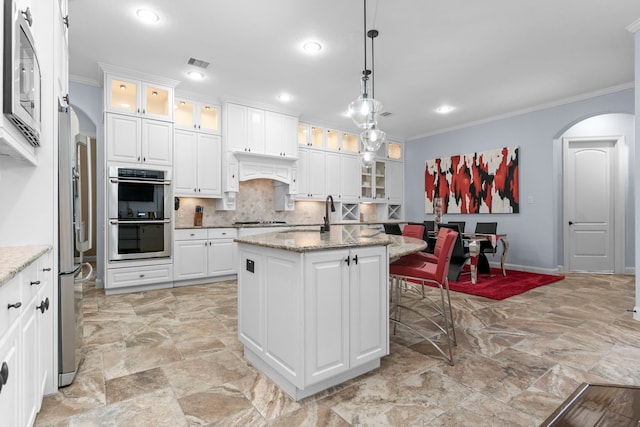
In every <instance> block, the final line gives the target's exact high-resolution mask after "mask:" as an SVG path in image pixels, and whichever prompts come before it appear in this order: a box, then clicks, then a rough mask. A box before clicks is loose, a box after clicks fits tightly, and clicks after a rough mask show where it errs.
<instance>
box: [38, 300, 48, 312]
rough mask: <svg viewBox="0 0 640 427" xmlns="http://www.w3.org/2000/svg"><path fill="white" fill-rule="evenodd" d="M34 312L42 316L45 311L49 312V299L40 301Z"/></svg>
mask: <svg viewBox="0 0 640 427" xmlns="http://www.w3.org/2000/svg"><path fill="white" fill-rule="evenodd" d="M36 310H40V312H41V313H42V314H44V312H45V311H46V310H49V297H47V298H46V299H45V300H44V301H41V302H40V305H39V306H37V307H36Z"/></svg>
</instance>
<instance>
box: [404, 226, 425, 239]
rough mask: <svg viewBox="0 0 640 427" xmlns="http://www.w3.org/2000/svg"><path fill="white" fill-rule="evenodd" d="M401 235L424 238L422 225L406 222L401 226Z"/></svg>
mask: <svg viewBox="0 0 640 427" xmlns="http://www.w3.org/2000/svg"><path fill="white" fill-rule="evenodd" d="M402 235H403V236H405V237H414V238H416V239H420V240H424V225H422V224H416V223H413V224H407V225H405V226H404V227H403V228H402Z"/></svg>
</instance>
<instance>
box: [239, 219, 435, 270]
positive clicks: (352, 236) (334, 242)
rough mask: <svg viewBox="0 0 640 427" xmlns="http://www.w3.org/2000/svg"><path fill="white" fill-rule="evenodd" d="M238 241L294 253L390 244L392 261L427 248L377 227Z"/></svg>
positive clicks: (287, 233) (310, 230)
mask: <svg viewBox="0 0 640 427" xmlns="http://www.w3.org/2000/svg"><path fill="white" fill-rule="evenodd" d="M235 242H237V243H247V244H250V245H256V246H264V247H267V248H274V249H283V250H287V251H293V252H311V251H321V250H327V249H338V248H354V247H365V246H380V245H385V246H387V245H388V250H389V258H390V260H392V261H393V260H396V259H398V258H400V257H402V256H404V255H408V254H410V253H414V252H419V251H421V250H423V249H424V248H426V247H427V243H426V242H425V241H424V240H421V239H415V238H412V237H404V236H396V235H391V234H385V233H384V232H382V231H380V230H379V229H378V228H377V227H369V226H367V225H332V226H331V230H330V232H329V233H320V231H319V230H318V228H311V227H296V228H294V229H291V230H287V231H281V232H278V231H273V232H270V233H263V234H256V235H253V236H246V237H239V238H236V239H235Z"/></svg>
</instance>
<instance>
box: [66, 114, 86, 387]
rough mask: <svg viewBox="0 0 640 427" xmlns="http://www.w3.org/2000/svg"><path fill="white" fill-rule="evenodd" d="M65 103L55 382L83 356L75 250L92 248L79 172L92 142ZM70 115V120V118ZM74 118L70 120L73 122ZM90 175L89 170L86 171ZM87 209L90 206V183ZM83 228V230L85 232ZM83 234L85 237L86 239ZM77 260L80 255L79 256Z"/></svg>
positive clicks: (69, 378)
mask: <svg viewBox="0 0 640 427" xmlns="http://www.w3.org/2000/svg"><path fill="white" fill-rule="evenodd" d="M74 116H75V115H74V114H73V112H72V111H71V109H70V108H68V107H62V106H58V153H59V157H58V166H59V171H58V186H59V197H58V203H59V204H58V235H59V236H58V272H59V273H58V303H59V304H58V306H59V312H58V385H59V386H60V387H62V386H66V385H69V384H71V383H72V382H73V379H74V377H75V374H76V371H77V369H78V364H79V363H80V360H81V358H82V349H83V342H84V341H83V333H82V327H83V322H82V282H84V281H85V280H86V278H85V279H80V280H78V275H79V274H80V271H81V268H82V263H81V262H76V258H75V254H76V253H79V254H80V255H81V254H82V252H84V251H87V250H89V249H91V240H92V236H91V228H92V227H91V217H92V214H91V212H89V214H88V216H87V218H88V223H86V224H85V223H84V222H83V220H82V217H83V215H82V212H81V210H82V200H81V197H82V191H81V186H82V182H81V179H80V177H81V173H80V159H79V153H80V147H82V146H84V147H85V148H86V149H85V152H86V156H87V165H88V168H90V165H91V162H90V159H91V144H90V141H89V138H88V137H86V136H82V135H80V134H79V126H78V124H77V118H76V117H74ZM72 117H73V119H74V120H73V121H72ZM72 122H73V124H72ZM86 176H87V177H88V179H89V180H90V179H91V171H90V170H89V171H88V173H87V174H86ZM85 185H87V188H88V189H89V192H88V194H89V203H88V206H89V209H90V206H91V195H90V194H91V191H90V190H91V183H90V181H89V182H87V183H85ZM85 228H86V230H87V231H86V232H85ZM85 237H86V239H85ZM79 259H80V260H81V259H82V257H80V258H79Z"/></svg>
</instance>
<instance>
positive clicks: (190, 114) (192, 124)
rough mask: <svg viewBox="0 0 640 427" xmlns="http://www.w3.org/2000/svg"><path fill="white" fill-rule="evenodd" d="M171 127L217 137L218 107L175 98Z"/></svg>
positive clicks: (218, 128)
mask: <svg viewBox="0 0 640 427" xmlns="http://www.w3.org/2000/svg"><path fill="white" fill-rule="evenodd" d="M173 126H174V128H176V129H184V130H192V131H197V132H205V133H212V134H216V135H219V134H220V107H219V106H218V105H216V104H213V103H208V102H201V101H195V100H192V99H188V98H178V97H176V99H175V101H174V106H173Z"/></svg>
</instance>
